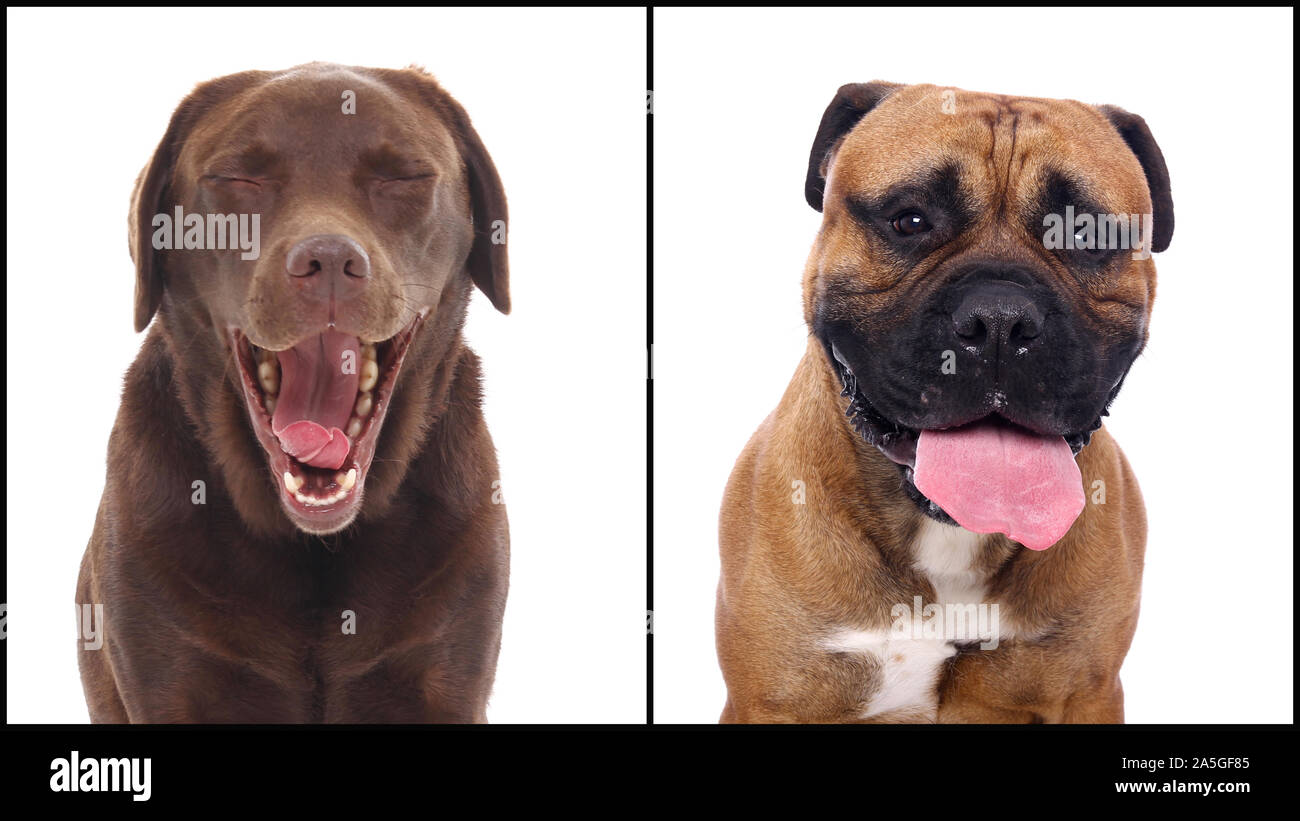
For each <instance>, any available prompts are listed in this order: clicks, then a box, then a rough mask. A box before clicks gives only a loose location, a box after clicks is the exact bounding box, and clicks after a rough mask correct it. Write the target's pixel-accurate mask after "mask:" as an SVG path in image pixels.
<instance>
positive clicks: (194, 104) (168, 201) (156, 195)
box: [126, 71, 265, 332]
mask: <svg viewBox="0 0 1300 821" xmlns="http://www.w3.org/2000/svg"><path fill="white" fill-rule="evenodd" d="M264 75H265V72H261V71H246V72H243V73H242V74H232V75H230V76H228V77H221V78H218V79H216V80H210V81H208V82H206V83H202V84H200V85H199V86H197V87H196V88H195V89H194V91H192V92H191V93H190V95H189V96H188V97H186V98H185V99H184V100H183V101H182V102H181V104H180V105H179V106H177V107H176V111H175V112H173V114H172V119H171V122H170V123H168V124H167V133H165V134H164V135H163V138H162V141H161V142H159V143H158V148H157V149H155V150H154V152H153V157H152V158H151V159H150V160H149V163H148V164H147V165H145V167H144V170H143V171H141V172H140V175H139V176H138V177H136V179H135V190H134V191H132V192H131V210H130V213H128V214H127V220H126V221H127V244H128V245H129V246H130V249H131V260H132V261H133V262H134V263H135V329H136V331H137V332H139V331H143V330H144V329H145V328H147V327H148V326H149V320H150V319H152V318H153V315H154V313H155V312H157V310H158V305H159V303H161V302H162V293H163V282H164V281H165V279H166V277H165V275H164V272H163V269H162V256H161V254H159V252H157V251H155V250H154V248H153V234H154V227H153V218H154V215H155V214H167V215H168V216H171V215H172V211H173V209H174V208H175V205H176V204H175V203H174V202H172V197H171V186H172V176H173V174H174V173H175V171H176V158H177V157H179V156H180V153H181V148H182V147H183V146H184V145H185V140H186V139H187V138H188V137H189V135H190V131H192V130H193V129H194V125H195V123H197V122H198V121H199V118H200V117H202V116H203V114H204V113H205V112H207V111H208V110H209V109H211V108H212V106H213V105H215V104H216V103H217V102H219V101H221V100H224V99H225V98H226V97H228V96H230V95H231V94H234V93H236V92H238V91H240V90H242V89H244V88H247V87H248V86H249V85H250V84H252V83H253V82H255V81H256V80H257V79H258V78H259V77H262V76H264Z"/></svg>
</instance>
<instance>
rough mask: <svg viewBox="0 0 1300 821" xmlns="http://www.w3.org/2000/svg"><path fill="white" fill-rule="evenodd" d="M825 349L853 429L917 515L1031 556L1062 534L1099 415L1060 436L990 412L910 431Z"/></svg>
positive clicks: (1080, 498)
mask: <svg viewBox="0 0 1300 821" xmlns="http://www.w3.org/2000/svg"><path fill="white" fill-rule="evenodd" d="M829 347H830V350H831V357H832V360H833V361H834V363H835V366H836V369H837V371H838V373H839V376H840V381H841V383H842V384H843V386H844V389H843V391H842V393H841V395H842V396H845V397H847V398H848V399H849V405H848V408H847V410H846V414H847V415H848V417H849V420H850V423H851V424H852V426H853V429H854V430H855V431H857V433H858V434H859V435H860V436H862V438H863V439H865V440H866V441H867V442H868V443H869V444H872V445H875V446H876V447H877V448H878V449H879V450H880V451H881V452H882V453H883V454H885V456H887V457H888V458H889V459H890V460H891V461H893V462H895V463H896V464H898V466H899V469H900V470H901V471H902V473H903V477H904V479H905V485H906V487H907V490H908V494H909V495H910V496H912V498H913V499H914V500H915V501H916V502H917V503H918V504H920V505H921V507H922V509H923V510H925V511H926V512H927V513H929V514H930V515H932V516H935V518H939V519H940V520H943V521H946V520H948V519H951V520H952V521H953V522H954V523H956V524H959V525H961V526H962V527H965V528H966V529H968V530H972V531H974V532H976V533H1004V534H1006V535H1007V536H1009V537H1011V538H1012V539H1014V540H1016V541H1018V542H1020V543H1021V544H1023V545H1024V546H1026V547H1028V548H1031V549H1033V550H1045V549H1046V548H1048V547H1051V546H1052V545H1054V544H1056V542H1058V541H1059V540H1060V539H1061V538H1062V537H1063V536H1064V535H1065V534H1066V532H1068V531H1069V529H1070V527H1071V525H1073V524H1074V521H1075V519H1077V518H1078V516H1079V514H1080V513H1081V512H1082V511H1083V505H1084V493H1083V482H1082V477H1081V475H1080V473H1079V467H1078V465H1077V464H1076V463H1075V461H1074V457H1075V456H1076V455H1078V453H1079V451H1081V450H1083V448H1084V446H1086V445H1087V444H1088V442H1089V441H1090V440H1091V439H1092V434H1093V433H1094V432H1095V431H1096V430H1097V429H1098V428H1099V427H1101V416H1098V417H1097V419H1096V421H1095V422H1094V423H1093V424H1092V425H1091V426H1089V427H1088V429H1087V430H1082V431H1078V432H1074V433H1071V434H1068V435H1065V436H1059V435H1044V434H1041V433H1038V432H1035V431H1032V430H1029V429H1028V428H1025V427H1023V426H1020V425H1017V424H1015V423H1013V422H1011V421H1009V420H1008V419H1006V418H1005V417H1003V416H1001V415H1000V414H998V413H996V412H991V413H989V414H987V415H985V416H983V417H982V418H979V419H975V420H971V421H968V422H965V423H962V424H959V425H955V426H953V427H950V428H943V429H934V430H917V429H913V428H909V427H906V426H904V425H901V424H899V423H897V422H894V421H891V420H890V419H888V418H886V417H885V416H884V415H883V414H881V413H880V412H879V411H878V410H877V409H876V408H875V407H874V406H872V404H871V402H870V401H868V399H867V397H866V396H865V395H864V394H863V392H862V390H861V389H860V388H859V385H858V380H857V377H856V376H855V375H854V373H853V371H852V369H851V368H850V367H849V365H848V363H847V362H845V361H844V357H843V356H842V355H841V354H840V352H839V351H838V350H837V349H836V348H835V346H834V345H830V346H829ZM1116 388H1117V389H1118V386H1116ZM1112 398H1113V394H1112ZM1102 415H1103V416H1104V415H1105V411H1103V412H1102Z"/></svg>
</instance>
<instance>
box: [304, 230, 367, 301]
mask: <svg viewBox="0 0 1300 821" xmlns="http://www.w3.org/2000/svg"><path fill="white" fill-rule="evenodd" d="M284 267H285V271H286V272H287V273H288V274H289V276H290V277H291V278H293V279H296V280H300V281H302V282H303V284H305V285H307V286H309V288H310V289H311V290H312V291H314V292H317V293H318V294H319V295H320V296H327V295H331V294H333V295H334V296H336V297H346V296H348V295H349V294H350V293H351V292H354V291H357V290H360V286H363V285H365V284H366V282H367V281H368V280H369V279H370V256H369V255H368V254H367V253H366V251H365V249H364V248H362V247H361V245H360V244H359V243H358V242H357V241H356V240H354V239H352V238H351V237H348V236H344V235H343V234H316V235H314V236H310V237H307V238H306V239H304V240H302V241H301V242H299V243H298V244H297V245H295V246H293V248H291V249H289V254H288V256H287V257H285V261H284Z"/></svg>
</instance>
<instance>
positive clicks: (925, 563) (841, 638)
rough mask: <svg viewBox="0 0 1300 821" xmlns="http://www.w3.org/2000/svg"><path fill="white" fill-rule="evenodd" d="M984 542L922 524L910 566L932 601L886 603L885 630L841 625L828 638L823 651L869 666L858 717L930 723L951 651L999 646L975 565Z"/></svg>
mask: <svg viewBox="0 0 1300 821" xmlns="http://www.w3.org/2000/svg"><path fill="white" fill-rule="evenodd" d="M985 538H986V537H985V536H983V535H981V534H978V533H972V532H971V531H969V530H966V529H964V528H959V527H953V526H950V525H944V524H940V523H939V522H936V521H934V520H932V519H925V520H924V522H923V523H922V525H921V527H920V529H919V530H918V532H917V535H916V537H915V539H914V540H913V542H912V563H913V567H914V568H915V569H916V571H917V572H918V573H919V574H920V575H921V576H923V577H924V578H925V579H927V580H928V581H929V582H930V585H931V586H932V587H933V588H934V592H935V597H934V599H933V600H931V599H928V598H926V597H922V596H920V595H917V596H914V597H913V598H912V600H911V601H899V602H890V608H891V610H890V615H891V618H892V619H893V623H892V624H891V625H890V627H889V628H886V629H872V630H863V629H859V628H854V627H847V626H839V627H837V628H836V629H834V630H832V631H831V634H830V635H829V637H828V638H826V639H825V641H824V644H823V646H824V649H826V650H828V651H830V652H832V653H837V654H840V653H842V654H848V655H850V656H858V657H861V656H865V657H866V658H867V659H868V660H869V661H870V662H871V663H870V664H869V666H868V667H869V670H870V671H871V672H870V673H869V675H868V677H867V680H866V681H865V682H864V689H863V694H862V695H863V698H862V704H861V711H860V713H859V715H860V717H861V718H863V719H872V720H903V721H927V720H928V721H932V720H934V718H935V716H936V715H937V711H938V706H939V705H938V686H939V682H940V680H941V677H942V674H943V672H944V669H945V668H946V666H947V664H948V661H949V659H951V658H952V657H953V656H954V655H956V653H957V647H956V645H957V644H960V643H963V642H969V641H972V640H976V641H980V640H985V641H992V642H993V644H994V646H996V641H997V639H998V637H999V636H1000V635H1001V634H1002V631H1001V629H1000V625H999V622H998V619H997V615H996V614H997V608H996V606H994V605H991V604H989V603H988V602H986V601H985V596H986V591H987V586H988V582H989V574H988V572H987V571H986V570H984V569H983V568H982V567H981V565H980V561H979V559H980V554H981V551H982V548H983V544H984V540H985Z"/></svg>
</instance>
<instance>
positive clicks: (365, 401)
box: [354, 391, 374, 417]
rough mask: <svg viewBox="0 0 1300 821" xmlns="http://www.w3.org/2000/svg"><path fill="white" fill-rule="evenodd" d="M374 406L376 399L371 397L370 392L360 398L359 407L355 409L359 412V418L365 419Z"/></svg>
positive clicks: (358, 400)
mask: <svg viewBox="0 0 1300 821" xmlns="http://www.w3.org/2000/svg"><path fill="white" fill-rule="evenodd" d="M373 404H374V398H373V397H371V395H370V391H366V392H365V393H363V394H361V395H360V396H358V397H357V406H356V408H355V409H354V410H356V412H357V416H358V417H365V416H366V415H367V414H369V413H370V408H371V407H372V406H373Z"/></svg>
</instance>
